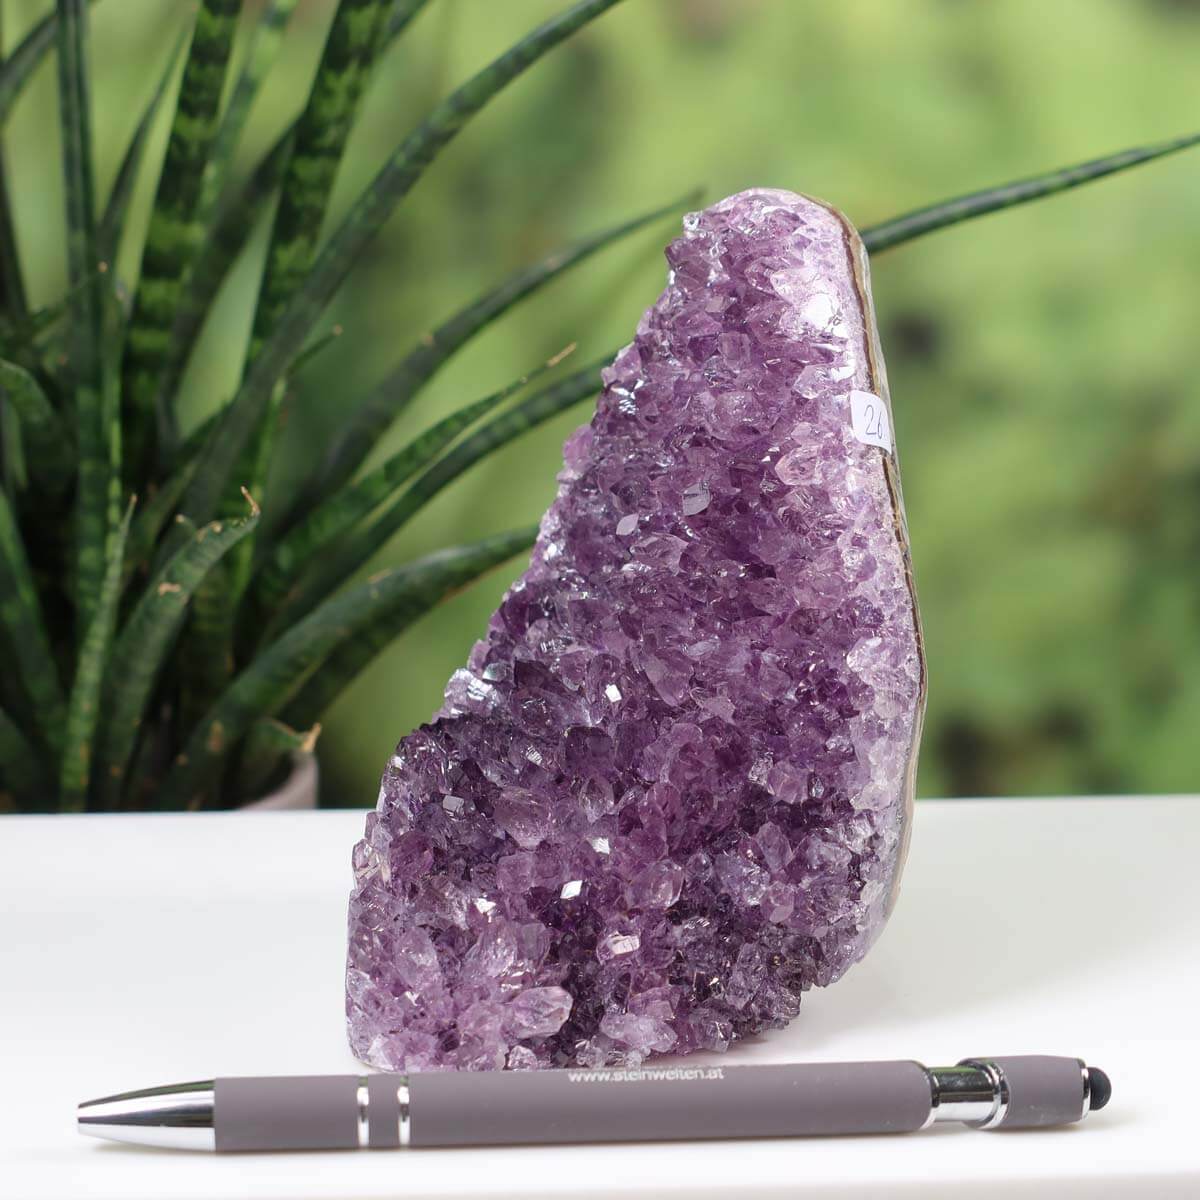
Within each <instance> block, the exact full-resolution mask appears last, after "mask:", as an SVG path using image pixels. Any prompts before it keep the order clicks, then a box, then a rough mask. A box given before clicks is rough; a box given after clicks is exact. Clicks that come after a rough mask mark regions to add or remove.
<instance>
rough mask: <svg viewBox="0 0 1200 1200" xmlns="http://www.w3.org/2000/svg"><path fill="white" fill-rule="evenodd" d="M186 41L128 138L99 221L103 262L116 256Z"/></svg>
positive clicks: (181, 41) (184, 38)
mask: <svg viewBox="0 0 1200 1200" xmlns="http://www.w3.org/2000/svg"><path fill="white" fill-rule="evenodd" d="M186 44H187V36H186V34H185V35H181V36H180V38H179V41H178V43H177V44H176V46H175V49H174V50H173V51H172V52H171V56H170V58H169V59H168V60H167V67H166V70H165V71H163V73H162V77H161V78H160V79H159V81H158V86H157V87H156V88H155V89H154V94H153V95H152V96H151V97H150V103H149V104H147V105H146V111H145V112H144V113H142V119H141V120H140V121H139V122H138V123H137V128H136V129H135V130H134V131H133V137H132V138H130V139H129V145H128V146H127V147H126V150H125V154H124V157H123V158H122V159H121V165H120V166H119V167H118V168H117V175H116V178H115V179H114V180H113V185H112V188H111V190H110V191H109V193H108V203H107V204H106V205H105V206H104V215H103V216H102V217H101V218H100V225H99V228H98V229H97V231H96V243H97V253H98V254H99V258H100V261H101V262H104V263H108V264H110V265H112V264H113V263H114V261H115V259H116V257H117V250H118V249H119V247H120V242H121V234H122V233H123V232H124V229H125V217H126V215H127V214H128V212H129V201H130V198H131V197H132V196H133V188H134V184H135V183H136V182H137V177H138V172H139V170H140V169H141V166H142V159H143V158H145V155H146V144H147V143H148V142H149V141H150V134H151V132H152V130H153V129H154V121H155V118H156V117H157V116H158V113H159V110H160V109H161V108H162V103H163V101H164V99H166V95H167V91H168V89H169V88H170V85H171V80H172V79H173V78H174V77H175V72H176V69H177V68H178V66H179V58H180V56H181V54H182V53H183V48H184V46H185V45H186Z"/></svg>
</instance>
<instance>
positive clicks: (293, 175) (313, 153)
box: [250, 0, 387, 358]
mask: <svg viewBox="0 0 1200 1200" xmlns="http://www.w3.org/2000/svg"><path fill="white" fill-rule="evenodd" d="M386 8H387V4H386V3H384V0H341V3H340V4H338V6H337V10H336V12H335V13H334V16H333V21H332V23H331V25H330V27H329V33H328V35H327V37H326V39H325V49H324V52H323V53H322V55H321V61H320V63H319V64H318V66H317V70H316V74H315V75H314V77H313V83H312V88H311V89H310V91H309V96H308V102H307V104H306V105H305V107H304V111H303V112H302V113H301V114H300V118H299V120H298V121H297V122H296V126H295V131H296V136H295V141H294V145H293V149H292V153H291V157H290V158H289V159H288V164H287V169H286V171H285V172H284V179H283V187H282V189H281V190H280V195H279V207H278V208H277V209H276V212H275V219H274V224H273V228H272V231H271V240H270V244H269V246H268V249H267V258H266V265H265V267H264V270H263V280H262V287H261V288H260V290H259V297H258V306H257V308H256V309H255V320H254V330H253V340H252V344H251V352H250V357H251V358H254V357H255V356H256V355H257V352H258V349H259V347H260V346H261V345H262V342H263V340H264V339H265V338H266V337H267V335H268V334H269V333H270V332H271V330H272V329H274V327H275V324H276V322H277V321H278V320H279V317H280V316H281V315H282V313H283V310H284V308H285V306H286V304H287V302H288V300H289V299H291V297H292V296H293V295H294V294H295V292H296V291H297V290H299V288H300V286H301V285H302V284H303V282H304V279H305V276H306V274H307V272H308V268H309V265H310V264H311V262H312V257H313V252H314V250H315V248H316V244H317V237H318V235H319V233H320V231H321V223H322V221H323V220H324V217H325V209H326V205H327V204H328V202H329V194H330V192H331V191H332V190H333V181H334V176H335V174H336V173H337V169H338V164H339V163H340V162H341V159H342V152H343V149H344V148H345V144H346V138H347V135H348V134H349V131H350V126H351V124H352V123H353V121H354V117H355V114H356V113H357V110H358V103H359V100H360V99H361V97H362V93H363V88H364V86H365V84H366V81H367V78H368V76H369V74H370V70H371V67H372V66H373V64H374V58H375V52H376V49H377V47H378V44H379V34H380V29H381V24H382V20H381V18H382V15H383V12H384V10H385V9H386Z"/></svg>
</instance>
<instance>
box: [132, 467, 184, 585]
mask: <svg viewBox="0 0 1200 1200" xmlns="http://www.w3.org/2000/svg"><path fill="white" fill-rule="evenodd" d="M190 467H191V464H188V463H184V464H183V466H181V467H180V468H179V470H177V471H176V472H175V473H174V474H173V475H172V476H171V477H170V478H169V479H168V480H167V481H166V482H165V483H163V484H162V486H161V487H159V488H158V489H157V490H156V491H155V492H154V494H153V495H152V496H151V497H150V499H149V500H147V501H146V502H145V503H143V504H141V505H139V506H138V511H137V514H136V515H135V516H134V518H133V524H132V526H131V527H130V529H129V546H128V550H127V552H126V555H125V572H124V577H123V579H122V582H121V586H122V588H125V587H128V586H129V583H130V581H131V580H132V578H133V576H134V573H135V572H136V571H137V569H138V568H139V567H143V566H145V564H146V563H148V562H150V561H151V558H152V557H153V555H154V548H155V546H156V545H157V544H158V539H159V537H160V536H161V534H162V531H163V530H164V529H165V528H166V526H167V524H168V522H169V521H170V519H171V516H172V514H173V513H174V512H175V509H176V508H177V507H178V505H179V498H180V497H181V496H182V495H183V492H184V489H185V488H186V487H187V482H188V480H189V479H190V478H191V471H190Z"/></svg>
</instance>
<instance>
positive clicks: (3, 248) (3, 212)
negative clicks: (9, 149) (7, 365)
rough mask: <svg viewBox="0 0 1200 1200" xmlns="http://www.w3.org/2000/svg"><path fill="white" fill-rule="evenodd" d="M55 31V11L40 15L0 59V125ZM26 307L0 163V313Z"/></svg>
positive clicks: (18, 313)
mask: <svg viewBox="0 0 1200 1200" xmlns="http://www.w3.org/2000/svg"><path fill="white" fill-rule="evenodd" d="M57 32H58V13H57V12H50V13H48V14H47V15H46V16H45V17H43V18H42V19H41V20H40V21H39V22H38V23H37V24H36V25H35V26H34V27H33V28H32V29H31V30H30V31H29V33H27V34H26V35H25V37H24V39H23V40H22V41H21V42H20V43H19V44H18V45H17V47H16V49H15V50H13V52H12V53H11V54H10V55H9V56H8V57H7V58H6V59H4V61H3V62H0V128H3V126H4V122H5V120H6V119H7V117H8V114H9V112H10V111H11V109H12V106H13V105H14V104H15V103H16V100H17V97H18V96H20V94H21V92H22V90H23V89H24V87H25V85H26V84H27V83H28V82H29V79H30V77H31V76H32V75H33V73H34V71H35V70H36V69H37V68H38V66H40V65H41V63H42V62H43V61H44V59H45V57H46V55H47V53H48V52H49V50H50V47H51V46H53V45H54V40H55V35H56V34H57ZM26 307H27V303H26V296H25V285H24V281H23V279H22V276H21V262H20V257H19V255H18V253H17V237H16V231H15V229H14V227H13V220H12V206H11V204H10V203H9V189H8V181H7V178H6V172H5V167H4V164H3V163H2V162H0V312H4V313H6V314H8V316H9V318H10V319H12V320H15V321H18V322H19V321H20V320H21V319H22V318H23V317H24V315H25V310H26Z"/></svg>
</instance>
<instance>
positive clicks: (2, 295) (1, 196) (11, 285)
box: [0, 137, 29, 323]
mask: <svg viewBox="0 0 1200 1200" xmlns="http://www.w3.org/2000/svg"><path fill="white" fill-rule="evenodd" d="M3 145H4V139H3V137H0V151H2V150H3ZM9 195H10V192H9V187H8V173H7V169H6V167H5V165H4V161H3V158H0V313H2V314H4V315H5V316H6V317H7V320H8V321H9V322H10V323H20V322H21V321H23V320H24V318H25V313H26V310H27V309H28V307H29V301H28V298H27V297H26V295H25V277H24V275H22V273H21V255H20V251H19V250H18V249H17V231H16V229H15V227H14V226H13V213H12V202H11V201H10V199H9Z"/></svg>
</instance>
